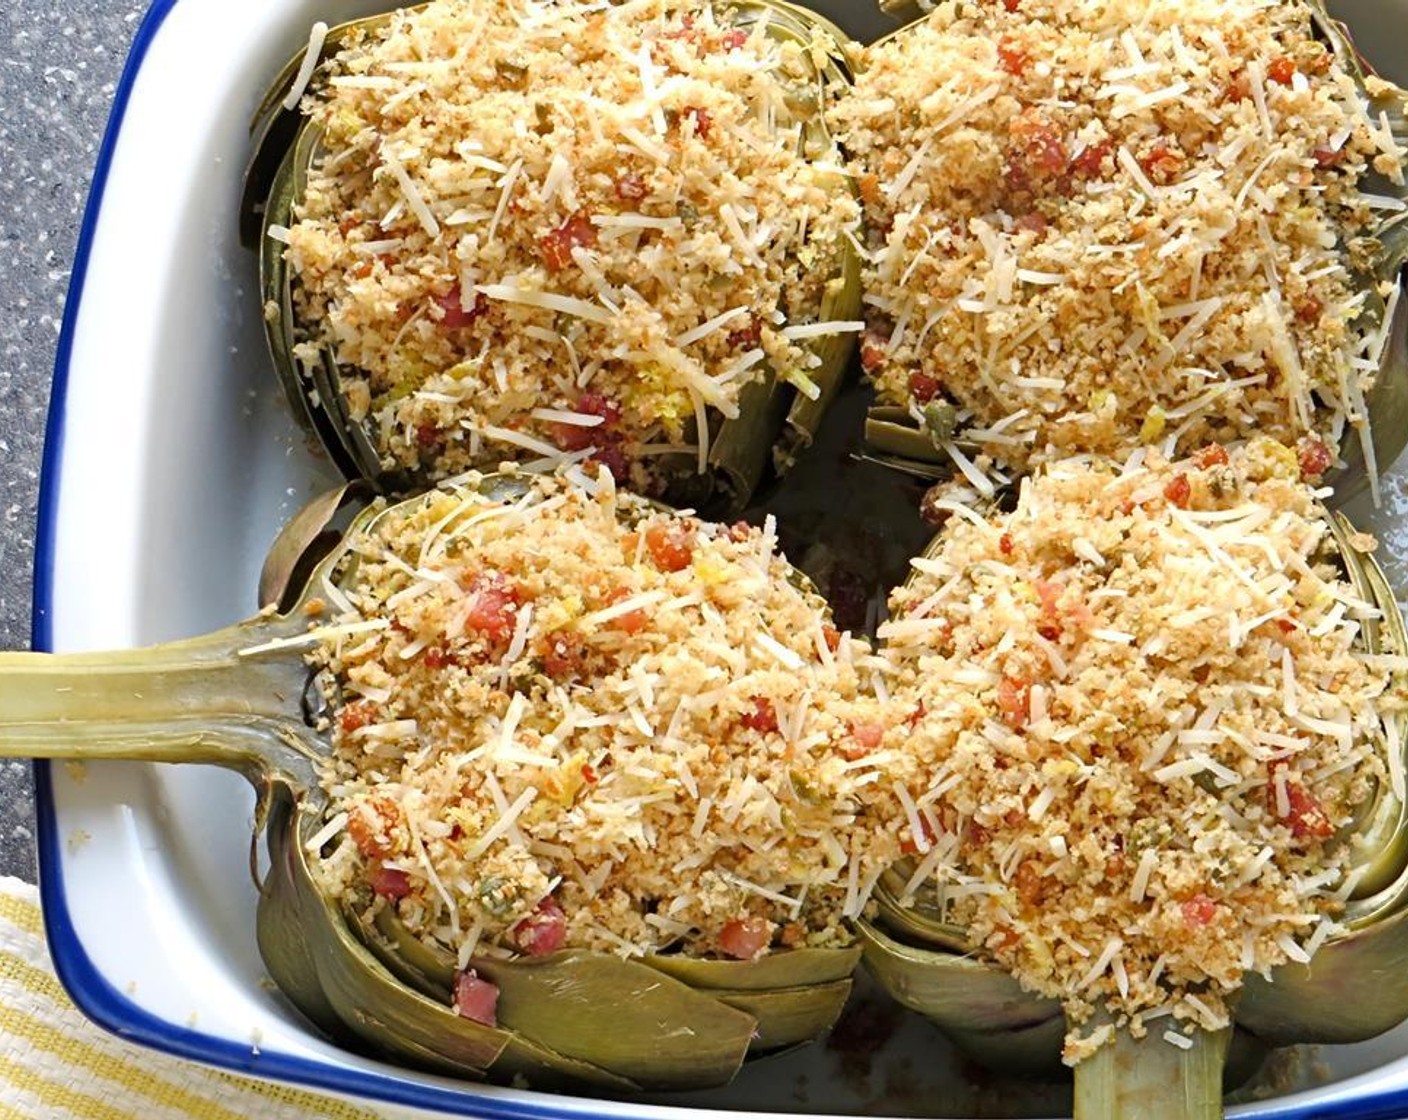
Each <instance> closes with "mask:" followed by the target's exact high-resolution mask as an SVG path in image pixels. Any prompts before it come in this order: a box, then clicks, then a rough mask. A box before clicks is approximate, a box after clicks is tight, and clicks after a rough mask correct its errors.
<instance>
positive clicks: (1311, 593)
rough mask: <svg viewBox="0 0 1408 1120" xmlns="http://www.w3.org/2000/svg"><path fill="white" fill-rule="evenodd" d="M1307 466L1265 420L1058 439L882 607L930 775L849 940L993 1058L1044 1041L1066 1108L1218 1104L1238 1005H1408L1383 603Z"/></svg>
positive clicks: (1359, 1032)
mask: <svg viewBox="0 0 1408 1120" xmlns="http://www.w3.org/2000/svg"><path fill="white" fill-rule="evenodd" d="M1299 475H1300V468H1299V465H1298V463H1297V461H1296V454H1295V452H1294V451H1293V450H1291V449H1288V448H1286V447H1285V446H1283V445H1281V444H1278V443H1276V442H1274V441H1271V440H1268V439H1259V440H1255V441H1253V442H1252V443H1251V444H1250V445H1248V446H1247V447H1246V448H1244V449H1241V450H1238V451H1235V452H1233V453H1231V454H1229V453H1228V452H1227V451H1226V450H1224V449H1223V448H1221V447H1220V446H1215V445H1214V446H1211V447H1208V448H1205V449H1203V450H1201V451H1200V452H1199V453H1198V454H1197V455H1195V456H1194V457H1192V458H1190V459H1186V460H1181V461H1175V462H1167V461H1164V460H1162V459H1160V458H1158V457H1157V456H1156V455H1154V454H1151V453H1150V454H1147V455H1146V453H1144V452H1140V453H1137V454H1136V455H1134V456H1133V457H1132V458H1131V459H1130V460H1128V461H1127V462H1126V463H1125V464H1124V465H1123V466H1122V467H1113V466H1107V465H1101V464H1100V463H1099V462H1098V461H1091V460H1067V461H1062V462H1056V463H1052V464H1050V465H1049V466H1048V467H1047V468H1046V469H1045V470H1044V471H1042V472H1040V473H1038V474H1037V475H1036V476H1035V477H1033V478H1031V479H1028V480H1025V481H1024V482H1023V484H1022V487H1021V492H1020V495H1019V497H1018V499H1017V502H1016V506H1015V509H1013V510H1011V511H1010V512H992V513H979V512H975V511H974V510H973V509H971V508H968V507H963V506H957V505H955V506H953V507H952V508H951V511H950V512H951V518H950V521H949V523H948V524H947V525H946V526H945V528H944V530H943V531H942V532H941V533H940V535H939V537H938V538H937V539H936V540H935V542H934V544H933V546H932V547H931V548H930V549H929V550H928V552H927V553H926V554H925V555H924V556H923V557H922V558H921V559H918V560H916V561H915V562H914V567H915V572H914V575H913V578H912V579H911V580H910V581H909V582H908V583H907V584H906V585H905V586H904V587H903V588H901V589H899V590H898V591H896V593H895V594H894V596H893V598H892V601H891V618H890V620H889V621H888V622H887V623H886V624H885V625H884V626H883V627H882V628H881V637H882V639H883V640H884V642H885V646H884V651H883V652H884V653H885V655H886V657H887V658H888V659H889V660H890V661H891V662H892V663H893V664H894V665H895V666H896V673H895V675H894V676H893V677H892V683H891V691H892V694H893V696H894V698H895V700H896V702H898V703H901V704H905V705H907V706H908V707H909V708H910V709H912V726H913V730H912V732H911V734H910V739H909V752H910V753H911V754H912V755H913V756H915V758H916V760H917V765H919V766H920V767H921V772H922V773H923V774H924V777H925V782H926V783H927V784H926V785H921V786H918V787H916V788H915V789H913V790H912V791H911V794H912V797H911V800H912V803H913V805H914V806H915V808H916V810H917V811H916V813H915V814H912V815H911V819H910V830H909V834H908V837H907V846H908V849H909V851H910V852H911V855H910V858H909V859H908V860H907V861H906V862H905V863H904V864H902V865H901V866H900V867H899V868H897V869H895V870H893V871H891V872H889V873H887V875H886V877H885V878H884V879H883V880H882V882H881V884H880V886H879V890H878V897H879V898H880V900H881V915H880V918H879V920H878V921H877V922H876V923H875V924H874V927H873V928H872V929H871V930H870V931H869V933H868V935H867V961H868V963H869V964H870V965H871V966H872V967H873V969H874V971H875V973H876V974H877V976H878V977H879V978H880V979H881V981H882V983H884V984H885V985H886V986H887V987H888V988H889V989H890V990H891V991H893V992H894V993H895V994H896V995H897V997H898V998H899V999H900V1000H901V1001H902V1002H905V1003H906V1004H907V1005H909V1006H911V1007H914V1008H916V1009H917V1010H919V1011H922V1012H925V1013H927V1014H930V1015H931V1016H933V1017H934V1018H935V1020H936V1021H937V1022H939V1023H940V1025H942V1026H944V1027H945V1028H946V1029H951V1031H952V1033H953V1037H954V1039H955V1041H956V1042H957V1043H958V1044H959V1045H960V1046H962V1047H963V1048H965V1049H967V1050H968V1051H969V1052H970V1053H972V1054H974V1055H975V1056H977V1057H979V1058H981V1059H984V1060H988V1061H993V1062H996V1063H1002V1065H1003V1066H1004V1068H1005V1069H1008V1070H1011V1069H1013V1068H1024V1067H1025V1068H1027V1069H1040V1068H1046V1067H1049V1066H1051V1065H1052V1064H1054V1062H1055V1059H1056V1056H1057V1054H1058V1053H1061V1054H1062V1055H1063V1057H1064V1060H1065V1062H1066V1063H1067V1064H1068V1065H1073V1066H1074V1067H1075V1071H1076V1101H1077V1116H1083V1117H1096V1116H1099V1117H1114V1116H1133V1115H1145V1114H1148V1111H1147V1110H1148V1109H1149V1108H1150V1107H1152V1105H1151V1102H1152V1101H1155V1100H1157V1101H1159V1102H1160V1103H1159V1105H1158V1109H1159V1112H1158V1114H1159V1115H1161V1116H1169V1117H1174V1116H1182V1115H1188V1116H1216V1115H1218V1114H1220V1102H1221V1091H1222V1066H1223V1059H1224V1052H1225V1051H1226V1048H1227V1046H1228V1044H1229V1041H1230V1040H1231V1039H1232V1034H1233V1025H1234V1024H1239V1025H1240V1028H1241V1031H1240V1034H1239V1037H1238V1041H1239V1043H1240V1044H1241V1047H1240V1048H1241V1049H1243V1050H1246V1049H1249V1048H1254V1046H1255V1044H1256V1043H1257V1042H1258V1041H1261V1042H1266V1043H1281V1042H1287V1041H1306V1040H1328V1039H1337V1040H1345V1039H1348V1038H1353V1037H1359V1038H1362V1037H1367V1036H1370V1035H1372V1034H1374V1033H1377V1032H1379V1031H1382V1030H1384V1029H1387V1027H1389V1026H1391V1025H1393V1024H1394V1023H1396V1022H1398V1021H1399V1020H1401V1019H1402V1018H1404V1017H1405V1016H1408V1000H1405V999H1404V998H1403V997H1402V994H1401V992H1399V991H1397V990H1390V989H1385V988H1383V987H1382V985H1381V980H1380V978H1379V977H1380V974H1381V971H1382V970H1383V969H1384V968H1386V967H1389V965H1390V964H1391V962H1392V961H1393V960H1395V959H1397V958H1396V956H1395V954H1401V953H1402V952H1403V950H1404V941H1403V934H1402V933H1401V932H1400V929H1401V926H1402V922H1401V920H1400V919H1401V911H1402V908H1403V903H1404V897H1405V894H1404V891H1405V887H1404V884H1405V882H1408V876H1405V862H1406V861H1408V841H1406V840H1405V836H1406V835H1408V833H1406V832H1405V817H1404V807H1403V806H1404V759H1403V741H1404V737H1403V726H1404V717H1405V711H1408V687H1405V669H1408V658H1405V656H1404V652H1403V651H1404V644H1403V639H1404V631H1403V625H1402V621H1401V618H1400V615H1399V613H1398V609H1397V605H1396V603H1395V602H1394V599H1393V596H1392V595H1391V594H1390V593H1389V592H1388V588H1387V585H1386V584H1385V583H1384V582H1383V579H1382V576H1381V575H1380V574H1379V573H1378V572H1377V570H1376V568H1375V566H1374V564H1373V560H1372V557H1371V550H1372V548H1373V541H1372V540H1371V539H1369V538H1367V537H1365V536H1364V535H1362V534H1358V533H1354V532H1353V531H1351V530H1350V529H1349V528H1348V527H1347V526H1345V525H1344V524H1343V523H1342V522H1340V521H1338V520H1336V519H1334V518H1332V517H1331V515H1329V514H1327V513H1326V512H1325V511H1324V510H1323V508H1322V507H1321V506H1320V505H1319V503H1318V496H1317V494H1316V492H1314V491H1313V490H1312V489H1311V488H1309V487H1307V486H1305V485H1304V484H1303V483H1302V482H1300V481H1299ZM1283 978H1284V980H1285V984H1284V985H1283V984H1282V983H1281V980H1282V979H1283ZM1253 980H1254V981H1255V983H1253V982H1252V981H1253ZM1334 1005H1338V1006H1339V1007H1341V1008H1342V1009H1343V1010H1341V1011H1339V1012H1333V1011H1331V1012H1329V1013H1326V1014H1320V1013H1319V1012H1318V1011H1317V1008H1318V1009H1320V1010H1321V1011H1323V1010H1324V1009H1325V1008H1326V1007H1327V1006H1334ZM1063 1035H1064V1050H1062V1048H1061V1040H1062V1036H1063ZM1164 1093H1167V1094H1169V1097H1168V1099H1165V1098H1164V1097H1163V1096H1161V1095H1160V1094H1164ZM1180 1102H1182V1103H1180Z"/></svg>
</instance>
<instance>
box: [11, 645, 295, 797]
mask: <svg viewBox="0 0 1408 1120" xmlns="http://www.w3.org/2000/svg"><path fill="white" fill-rule="evenodd" d="M303 625H304V624H302V623H300V622H299V621H297V620H296V619H293V618H263V619H256V620H253V621H251V622H246V623H241V624H239V625H237V626H232V627H229V628H227V629H224V630H219V631H216V632H215V633H212V634H207V635H204V636H202V637H198V638H191V639H187V640H185V641H178V642H170V643H167V644H165V645H158V646H151V647H148V648H146V649H138V650H124V651H120V652H113V653H70V654H44V653H0V757H7V758H64V759H75V760H80V761H89V760H96V759H142V760H147V761H153V762H201V763H212V764H215V765H221V766H226V767H229V768H230V769H234V770H239V771H241V772H242V773H245V774H248V775H250V776H251V777H253V776H254V775H258V774H263V773H268V772H269V771H271V770H275V769H276V770H279V771H281V772H285V773H287V772H288V771H289V769H290V761H291V760H292V759H295V758H300V757H306V756H308V755H309V754H311V753H313V752H315V751H316V750H317V742H316V740H315V738H314V736H313V733H312V730H311V729H310V728H308V727H307V726H306V725H305V724H304V723H303V721H302V719H301V718H300V711H299V702H300V698H301V696H302V691H303V686H304V683H305V681H306V679H307V670H306V669H305V668H304V667H303V665H302V663H301V659H300V657H299V654H298V652H297V651H290V650H288V649H282V648H279V649H275V650H273V651H269V652H267V653H263V654H260V653H254V654H252V655H251V654H248V653H245V652H242V651H246V650H249V649H250V648H252V647H256V646H259V645H262V644H263V643H266V642H268V641H270V640H273V639H278V638H287V637H292V636H294V635H295V634H297V633H298V632H299V631H300V630H301V629H303ZM298 769H299V770H304V769H305V767H303V766H301V765H300V766H298Z"/></svg>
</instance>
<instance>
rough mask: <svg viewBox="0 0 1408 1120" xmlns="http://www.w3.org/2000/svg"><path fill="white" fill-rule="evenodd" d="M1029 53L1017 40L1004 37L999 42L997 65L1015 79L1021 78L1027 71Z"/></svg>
mask: <svg viewBox="0 0 1408 1120" xmlns="http://www.w3.org/2000/svg"><path fill="white" fill-rule="evenodd" d="M1028 61H1029V59H1028V57H1027V52H1026V51H1024V50H1022V48H1021V47H1020V46H1018V44H1017V41H1016V40H1015V39H1012V38H1010V37H1009V36H1007V35H1004V36H1003V37H1002V38H1001V39H999V40H998V41H997V64H998V65H999V66H1001V67H1002V69H1004V70H1005V71H1007V73H1009V74H1011V75H1013V76H1014V77H1021V76H1022V75H1023V74H1025V73H1026V71H1027V63H1028Z"/></svg>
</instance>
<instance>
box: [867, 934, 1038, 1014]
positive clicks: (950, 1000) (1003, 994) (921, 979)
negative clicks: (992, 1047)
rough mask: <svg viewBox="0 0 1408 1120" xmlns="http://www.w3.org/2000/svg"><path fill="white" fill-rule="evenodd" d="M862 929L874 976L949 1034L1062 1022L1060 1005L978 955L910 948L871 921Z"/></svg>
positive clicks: (910, 946) (883, 985)
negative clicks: (954, 1031) (1051, 1021)
mask: <svg viewBox="0 0 1408 1120" xmlns="http://www.w3.org/2000/svg"><path fill="white" fill-rule="evenodd" d="M858 929H859V931H860V935H861V941H862V943H863V945H864V949H865V956H864V961H865V967H866V969H867V970H868V971H869V972H870V973H871V975H873V976H874V977H875V979H876V980H877V981H878V982H879V983H880V985H881V986H882V987H883V988H884V989H885V990H886V991H887V992H889V993H890V994H891V995H892V996H894V997H895V999H897V1000H898V1001H899V1002H900V1003H902V1004H903V1005H904V1006H905V1007H908V1008H909V1009H910V1010H911V1011H917V1012H919V1013H920V1014H921V1015H924V1016H925V1017H926V1018H928V1019H930V1020H932V1021H933V1022H934V1023H936V1024H937V1025H938V1026H939V1027H940V1028H942V1029H943V1030H945V1031H949V1030H959V1031H970V1032H994V1031H1009V1030H1021V1029H1025V1028H1028V1027H1033V1026H1036V1025H1038V1024H1041V1023H1045V1022H1047V1021H1048V1020H1050V1019H1053V1018H1054V1019H1057V1020H1061V1019H1062V1012H1061V1004H1060V1003H1059V1002H1058V1001H1056V1000H1054V999H1047V998H1046V997H1044V996H1039V995H1034V994H1033V993H1031V992H1027V991H1025V990H1023V988H1022V987H1021V985H1020V984H1018V983H1017V981H1016V980H1015V979H1013V977H1012V976H1011V975H1010V974H1009V973H1007V972H1004V971H1003V970H1002V969H1000V968H996V967H994V966H992V965H989V964H985V963H983V962H982V961H980V960H978V959H977V958H975V957H973V956H967V955H960V954H957V953H949V952H943V951H939V950H933V949H921V948H917V947H915V946H912V945H906V944H904V943H903V942H900V941H896V940H895V939H894V938H892V937H890V936H888V935H887V934H885V933H884V932H882V931H881V930H879V929H877V928H875V927H874V926H872V925H870V924H869V923H867V922H861V923H859V926H858ZM1063 1030H1064V1028H1063Z"/></svg>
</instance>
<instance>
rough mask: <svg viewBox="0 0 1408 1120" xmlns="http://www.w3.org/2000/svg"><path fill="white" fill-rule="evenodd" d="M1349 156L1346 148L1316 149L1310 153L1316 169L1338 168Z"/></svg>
mask: <svg viewBox="0 0 1408 1120" xmlns="http://www.w3.org/2000/svg"><path fill="white" fill-rule="evenodd" d="M1348 154H1349V152H1348V149H1346V148H1316V149H1315V151H1313V152H1312V153H1311V155H1312V156H1314V157H1315V166H1316V167H1338V166H1339V165H1340V164H1342V163H1343V162H1344V159H1345V156H1347V155H1348Z"/></svg>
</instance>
